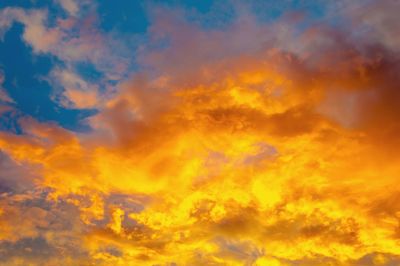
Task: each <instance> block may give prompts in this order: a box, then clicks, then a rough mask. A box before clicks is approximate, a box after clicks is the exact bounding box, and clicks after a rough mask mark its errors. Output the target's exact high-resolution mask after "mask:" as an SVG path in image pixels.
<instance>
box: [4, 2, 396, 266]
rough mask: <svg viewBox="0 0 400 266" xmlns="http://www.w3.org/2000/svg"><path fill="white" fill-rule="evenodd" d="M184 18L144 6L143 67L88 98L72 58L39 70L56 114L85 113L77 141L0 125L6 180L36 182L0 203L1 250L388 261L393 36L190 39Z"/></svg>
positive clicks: (196, 29)
mask: <svg viewBox="0 0 400 266" xmlns="http://www.w3.org/2000/svg"><path fill="white" fill-rule="evenodd" d="M385 3H388V4H382V6H379V9H377V10H376V12H378V13H379V12H381V11H382V10H381V9H391V8H393V5H392V3H391V2H385ZM372 5H374V4H373V3H372ZM359 8H363V9H364V8H365V12H367V11H368V12H373V9H370V8H371V6H370V5H368V4H365V5H362V6H360V7H359ZM157 12H159V13H157ZM357 12H359V13H363V12H362V10H358V11H357ZM185 15H186V13H185V11H182V10H178V11H171V10H165V11H164V10H163V9H159V10H158V11H156V13H155V15H154V17H153V19H154V20H153V21H152V26H151V27H150V28H149V31H148V32H147V37H148V38H149V42H150V43H149V45H148V46H145V47H142V48H141V49H140V50H139V51H138V52H139V55H138V57H139V62H140V64H141V65H142V68H141V69H139V70H138V71H137V72H135V73H133V74H132V76H131V78H130V79H128V80H124V81H122V82H120V83H118V84H117V90H116V91H115V92H114V93H113V94H110V95H108V97H107V98H104V99H102V101H100V102H99V99H98V94H97V93H98V90H99V88H98V87H97V86H94V85H93V84H90V83H88V82H86V81H84V80H83V79H82V78H81V77H80V76H79V75H77V74H76V72H74V69H73V68H71V67H70V65H67V66H66V67H65V68H61V67H60V68H57V69H54V70H53V72H52V75H53V76H52V78H53V81H56V83H57V84H59V86H60V87H62V93H63V94H64V96H65V97H66V98H68V100H69V101H70V103H71V104H73V105H74V106H76V107H88V106H98V108H99V112H98V113H97V114H96V115H94V116H93V117H91V118H90V119H89V121H88V122H89V123H90V125H91V126H92V131H90V132H85V133H75V132H71V131H68V130H66V129H63V128H61V127H59V126H58V125H56V124H49V123H41V122H38V121H36V120H34V119H32V118H23V119H21V120H20V123H19V124H20V127H21V131H22V134H19V135H16V134H13V133H9V132H8V133H7V132H1V134H0V149H2V151H3V154H4V155H3V156H4V158H5V159H4V164H5V165H6V167H5V168H6V169H9V170H8V171H9V172H10V176H14V175H15V176H18V177H16V178H15V179H14V178H13V181H14V182H15V183H12V182H11V183H10V185H9V186H10V187H13V188H14V187H21V185H22V184H29V183H30V182H33V184H34V187H35V189H38V190H39V191H41V190H44V191H46V197H45V200H44V199H43V196H38V195H37V194H33V195H31V194H29V193H28V194H29V196H27V195H25V194H22V195H21V194H19V198H21V197H22V198H23V199H26V198H28V199H30V201H32V198H33V199H38V198H41V197H42V198H41V199H42V202H43V201H44V202H45V203H46V204H47V205H46V206H47V207H45V206H44V205H43V203H42V204H34V207H32V205H29V204H27V203H25V204H21V203H18V204H16V205H13V204H10V203H9V202H10V201H11V202H12V201H13V199H14V196H11V195H10V194H9V193H6V194H4V198H5V200H4V201H3V203H2V205H1V208H2V210H3V213H9V214H10V215H8V216H5V215H3V216H0V217H2V219H3V220H0V221H2V223H3V224H4V226H3V227H1V228H5V229H3V231H1V232H2V234H1V236H2V239H3V241H6V242H7V241H8V242H10V243H13V244H10V243H9V244H8V245H15V244H16V243H18V242H19V241H22V243H25V242H24V241H26V240H24V239H26V238H33V239H42V238H43V239H45V243H46V245H48V246H49V249H52V248H51V247H57V249H62V250H63V251H65V252H66V253H67V254H70V256H71V259H72V258H73V255H74V254H79V256H77V262H76V263H81V262H82V263H83V264H85V263H86V264H96V265H110V264H116V265H138V264H141V265H154V264H171V265H174V264H176V265H200V264H207V265H213V264H215V265H253V264H254V265H327V264H331V265H390V264H393V263H396V262H397V261H398V256H399V255H400V254H399V249H398V246H399V241H400V240H399V217H398V211H399V206H397V205H398V204H396V202H397V201H398V197H399V191H398V186H397V183H398V173H399V170H400V169H399V165H400V164H399V159H398V156H396V155H397V153H396V151H397V149H398V148H399V147H400V146H399V142H398V140H397V139H398V138H397V135H398V133H399V122H398V119H397V114H398V106H400V105H399V99H400V98H399V93H398V91H397V87H396V84H398V82H397V81H398V77H397V75H396V74H397V73H398V70H399V67H400V64H399V54H398V51H397V50H396V47H395V46H393V41H392V40H384V41H383V42H381V41H377V39H375V38H371V35H370V33H369V32H368V31H366V32H363V31H360V33H359V35H357V34H354V33H353V32H352V31H353V29H358V27H364V26H362V25H353V24H350V25H351V28H350V29H349V28H344V27H342V26H341V25H334V26H332V25H331V24H329V23H328V22H326V21H325V22H320V23H319V24H315V23H311V24H310V25H309V26H307V27H305V28H302V27H299V25H300V24H301V22H302V21H301V20H300V21H298V20H295V19H294V18H293V17H292V16H283V17H280V18H279V19H277V20H276V21H274V22H272V24H265V23H263V22H260V21H258V20H257V19H256V18H255V17H254V16H253V15H251V14H248V13H245V14H244V15H241V16H239V17H238V18H236V20H234V21H233V22H232V24H228V25H227V26H226V27H225V28H216V29H204V28H202V27H201V26H199V25H198V24H196V23H194V22H191V21H190V20H188V19H186V18H185ZM341 16H343V17H341ZM353 16H355V15H353V13H352V12H343V13H340V14H338V19H339V18H343V19H351V18H353ZM296 19H297V18H296ZM85 21H86V22H87V23H88V24H87V25H83V26H82V27H81V28H82V29H81V30H82V31H86V30H87V31H89V34H88V35H89V36H90V37H89V39H91V37H93V36H95V38H94V39H95V40H101V39H102V38H103V37H102V35H101V36H100V35H97V33H96V31H95V33H94V34H93V33H90V29H91V28H92V27H93V25H95V23H92V22H91V21H88V20H85ZM373 21H375V20H373ZM379 21H380V20H379ZM390 21H391V22H390V23H392V20H390ZM74 23H76V22H68V23H67V22H66V21H64V24H63V25H64V27H70V26H71V27H74V26H73V25H74ZM369 23H372V22H369ZM374 23H376V25H377V26H376V28H374V30H376V31H377V32H379V31H383V29H386V27H385V26H382V24H381V22H373V25H375V24H374ZM60 25H61V24H60ZM368 25H369V24H368ZM382 27H383V28H382ZM382 34H383V33H382ZM84 36H85V37H84V39H85V38H86V37H88V36H87V35H84ZM97 37H98V38H99V39H97ZM80 41H81V40H79V41H77V43H79V42H80ZM82 45H83V46H84V47H86V46H85V45H86V42H85V43H84V44H82ZM77 47H81V46H80V45H77V46H76V47H75V48H76V49H77V50H76V51H75V50H74V49H75V48H71V49H72V50H71V51H72V52H76V53H78V52H80V51H79V49H78V48H77ZM87 47H89V44H88V46H87ZM84 50H85V49H84ZM89 50H90V49H89V48H88V50H87V51H89ZM94 57H95V58H96V56H94ZM74 93H75V94H74ZM90 93H92V94H93V95H91V94H90ZM94 95H95V96H94ZM92 97H93V98H92ZM17 165H18V166H20V167H21V166H22V168H23V169H20V170H15V171H14V167H15V169H19V168H17ZM25 167H26V168H27V169H31V172H32V173H35V177H29V176H28V175H26V176H24V177H23V178H20V177H19V176H20V175H21V173H22V175H23V173H25V171H28V172H29V170H25ZM20 171H21V172H20ZM36 175H38V177H36ZM10 179H11V178H9V179H7V178H4V180H5V181H1V182H2V183H3V182H4V183H6V182H9V181H10ZM26 179H28V180H29V182H28V181H27V180H26ZM0 180H2V179H0ZM20 183H22V184H20ZM22 187H23V186H22ZM24 201H25V200H24ZM26 201H28V202H29V200H26ZM59 203H60V205H58V204H59ZM56 214H57V215H58V214H59V216H57V215H56ZM50 216H51V218H52V219H49V217H50ZM21 217H22V218H21ZM53 218H54V220H53ZM15 220H18V221H20V220H21V222H20V224H16V225H14V224H13V221H15ZM49 220H51V221H55V222H54V223H52V222H49ZM56 225H57V226H56ZM20 226H21V227H22V228H20ZM60 228H61V229H60ZM70 229H72V230H70ZM36 241H39V240H36ZM40 241H41V240H40ZM8 242H7V243H8ZM41 243H42V244H43V242H41ZM21 245H22V246H24V245H23V244H21ZM26 245H28V244H26ZM37 245H39V244H37ZM74 245H75V246H76V247H79V250H80V251H81V253H77V251H76V250H75V249H74V248H72V247H73V246H74ZM21 256H22V255H21ZM37 256H38V257H40V256H39V255H37ZM54 260H55V261H57V260H56V259H54ZM10 263H11V262H10ZM65 263H66V265H68V263H70V264H73V263H72V262H65Z"/></svg>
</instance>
